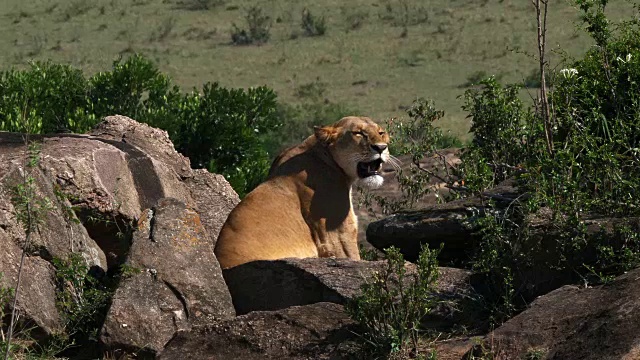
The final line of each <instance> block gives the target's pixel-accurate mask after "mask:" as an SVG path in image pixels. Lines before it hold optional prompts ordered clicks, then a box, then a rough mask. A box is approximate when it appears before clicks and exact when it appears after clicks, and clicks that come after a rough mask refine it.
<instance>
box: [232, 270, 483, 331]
mask: <svg viewBox="0 0 640 360" xmlns="http://www.w3.org/2000/svg"><path fill="white" fill-rule="evenodd" d="M384 266H385V262H384V261H354V260H348V259H331V258H308V259H294V258H292V259H282V260H274V261H253V262H250V263H247V264H243V265H239V266H236V267H233V268H230V269H225V270H223V274H224V277H225V280H226V282H227V285H228V286H229V291H230V292H231V297H232V298H233V304H234V306H235V308H236V311H237V313H238V314H246V313H248V312H250V311H256V310H278V309H284V308H287V307H290V306H296V305H306V304H313V303H318V302H333V303H337V304H345V303H346V302H347V301H348V300H349V299H352V298H354V297H355V296H357V295H358V294H360V287H361V286H362V285H363V284H364V283H365V282H366V281H368V280H369V279H371V275H372V274H373V273H374V272H376V271H381V270H382V269H383V268H384ZM406 267H407V270H408V272H409V273H411V272H413V271H415V265H413V264H411V263H406ZM470 274H471V273H470V272H469V271H466V270H461V269H454V268H440V277H439V281H438V286H437V290H438V291H439V292H440V296H441V297H442V299H443V300H444V299H447V300H453V299H457V300H463V299H465V298H466V297H467V296H468V295H469V293H471V291H472V290H471V288H470V286H469V277H470ZM453 313H456V311H455V309H452V308H445V307H443V308H440V309H438V310H437V311H436V312H434V314H432V315H433V316H432V317H431V318H430V319H429V321H430V323H431V325H432V326H433V327H441V326H444V327H446V326H447V325H451V322H452V321H455V320H456V319H457V318H455V317H453V316H451V315H452V314H453Z"/></svg>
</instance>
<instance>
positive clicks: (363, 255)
mask: <svg viewBox="0 0 640 360" xmlns="http://www.w3.org/2000/svg"><path fill="white" fill-rule="evenodd" d="M358 247H359V250H360V259H362V260H366V261H377V260H381V256H380V253H379V252H378V250H376V249H374V248H371V247H365V246H363V245H362V244H358Z"/></svg>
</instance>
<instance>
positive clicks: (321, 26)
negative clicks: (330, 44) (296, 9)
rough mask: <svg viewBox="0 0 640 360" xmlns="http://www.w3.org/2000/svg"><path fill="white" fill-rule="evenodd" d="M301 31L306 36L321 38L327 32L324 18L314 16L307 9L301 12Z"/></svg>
mask: <svg viewBox="0 0 640 360" xmlns="http://www.w3.org/2000/svg"><path fill="white" fill-rule="evenodd" d="M301 26H302V30H303V31H304V34H305V35H306V36H322V35H324V33H325V32H327V24H326V22H325V20H324V16H314V15H313V14H312V13H311V11H309V9H306V8H305V9H304V10H302V24H301Z"/></svg>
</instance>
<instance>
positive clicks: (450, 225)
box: [367, 179, 522, 266]
mask: <svg viewBox="0 0 640 360" xmlns="http://www.w3.org/2000/svg"><path fill="white" fill-rule="evenodd" d="M519 196H520V197H521V198H522V196H521V194H520V193H519V192H518V189H517V187H516V185H515V181H514V180H513V179H510V180H506V181H505V182H503V183H501V184H500V185H498V186H496V187H495V188H493V189H490V190H488V191H485V192H484V193H483V194H481V195H480V196H474V197H468V198H464V199H459V200H454V201H450V202H448V203H444V204H436V205H429V206H426V207H425V208H423V209H420V210H414V211H403V212H399V213H396V214H393V215H391V216H389V217H387V218H385V219H382V220H379V221H375V222H372V223H370V224H369V226H368V227H367V241H368V242H369V243H371V245H373V246H374V247H375V248H377V249H379V250H384V249H386V248H388V247H390V246H395V247H397V248H399V249H400V251H401V252H402V254H403V255H404V256H405V259H407V260H409V261H415V260H416V259H417V258H418V254H419V253H420V248H421V246H422V245H423V244H427V245H429V247H430V248H432V249H433V248H438V247H440V244H444V247H443V249H442V251H441V252H440V255H439V256H438V260H439V261H440V263H441V264H442V265H446V266H462V265H465V264H466V262H467V261H468V260H469V255H470V252H471V251H473V249H474V244H475V239H474V235H473V233H474V230H475V226H474V220H475V219H476V218H477V217H478V216H482V215H484V214H485V212H486V211H494V208H495V209H500V208H502V207H505V206H508V205H509V204H510V203H511V202H512V201H513V200H514V199H516V198H517V197H519ZM489 200H493V201H494V206H495V207H494V206H489Z"/></svg>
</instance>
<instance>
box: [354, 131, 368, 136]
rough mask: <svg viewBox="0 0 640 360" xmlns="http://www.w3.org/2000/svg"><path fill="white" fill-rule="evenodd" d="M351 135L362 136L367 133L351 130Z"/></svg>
mask: <svg viewBox="0 0 640 360" xmlns="http://www.w3.org/2000/svg"><path fill="white" fill-rule="evenodd" d="M351 133H352V134H353V135H360V136H364V137H366V136H367V135H366V134H365V133H364V131H360V130H359V131H352V132H351Z"/></svg>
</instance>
